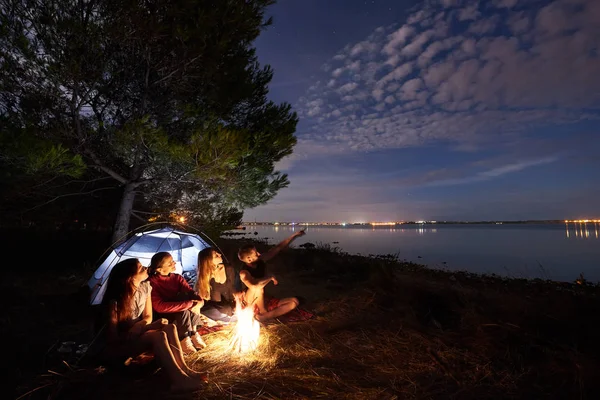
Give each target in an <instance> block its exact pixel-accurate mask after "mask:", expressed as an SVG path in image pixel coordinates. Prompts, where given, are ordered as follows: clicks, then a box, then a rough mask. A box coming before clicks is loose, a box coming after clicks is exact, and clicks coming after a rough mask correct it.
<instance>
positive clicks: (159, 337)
mask: <svg viewBox="0 0 600 400" xmlns="http://www.w3.org/2000/svg"><path fill="white" fill-rule="evenodd" d="M152 343H153V344H154V345H155V346H160V345H165V344H167V343H168V337H167V333H166V332H164V331H157V332H155V333H153V335H152Z"/></svg>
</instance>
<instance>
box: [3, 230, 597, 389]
mask: <svg viewBox="0 0 600 400" xmlns="http://www.w3.org/2000/svg"><path fill="white" fill-rule="evenodd" d="M108 239H109V238H108V235H106V234H96V235H95V236H94V235H91V234H84V233H81V232H73V233H72V234H67V235H55V234H48V233H46V234H45V235H43V234H38V236H36V235H31V234H27V235H26V237H22V235H15V234H14V233H11V236H8V235H7V234H6V233H4V234H3V240H4V242H5V244H6V245H7V246H8V248H15V247H10V246H14V245H15V244H17V243H20V242H22V241H26V243H38V244H39V246H38V247H37V248H36V250H35V252H32V254H29V253H26V254H22V255H21V257H22V258H21V259H20V260H18V261H17V260H15V262H16V264H15V263H13V265H15V266H14V267H13V268H11V270H10V271H8V277H7V278H6V279H4V280H3V281H2V291H1V293H2V296H3V300H4V304H8V305H9V309H8V312H7V313H6V316H5V317H3V318H4V321H3V322H4V323H3V324H2V326H3V328H2V330H3V335H4V337H6V338H7V339H8V340H7V343H8V344H9V346H8V347H9V349H8V352H9V360H14V361H13V363H14V365H13V364H11V367H13V368H12V370H11V371H9V376H8V378H9V381H10V382H14V384H15V390H14V396H13V398H15V399H17V398H20V399H42V398H44V399H80V398H86V399H89V400H91V399H101V398H113V399H126V398H127V399H132V398H144V399H153V398H164V397H165V395H168V391H167V389H168V384H167V380H166V378H165V377H164V376H163V372H162V371H160V370H157V365H156V364H155V363H154V362H150V363H148V364H144V365H138V364H135V363H134V364H132V365H130V366H127V367H125V366H123V367H121V368H118V369H114V368H108V367H107V366H105V365H100V364H98V363H97V359H95V358H94V356H93V355H92V354H91V353H92V352H89V354H86V355H84V356H80V355H75V354H74V353H60V352H58V351H57V349H58V348H60V346H61V344H62V343H64V342H68V341H72V342H73V343H74V344H75V345H78V344H84V345H89V344H90V342H91V341H93V339H94V336H93V334H92V330H91V325H92V323H93V321H92V319H91V315H90V307H89V305H88V302H87V297H86V295H85V293H84V291H82V287H83V286H84V285H85V282H86V281H87V280H88V279H89V277H90V276H91V274H92V273H93V270H94V267H95V265H94V263H95V261H96V259H97V258H98V257H99V256H100V255H101V254H102V252H103V251H104V250H105V249H106V247H108V244H109V243H108ZM248 241H249V239H238V238H220V239H218V240H216V242H217V244H218V246H219V247H220V248H221V250H222V251H223V253H224V254H225V256H226V258H227V260H228V261H229V262H231V263H233V264H234V265H236V266H237V264H236V261H237V260H236V258H235V252H236V251H237V248H238V247H239V246H240V245H241V244H242V243H247V242H248ZM255 243H256V246H257V248H258V250H259V251H264V250H266V249H267V248H268V247H269V246H267V245H266V244H265V243H264V242H262V241H255ZM49 259H55V260H59V261H61V263H57V264H53V263H50V262H49V261H48V260H49ZM273 261H274V262H273V264H272V269H271V271H272V272H273V273H274V274H275V276H277V278H278V280H279V285H278V286H269V287H268V290H269V292H270V294H271V295H274V296H290V295H295V296H299V297H301V298H302V299H304V300H303V303H302V305H301V306H302V307H304V308H306V309H308V310H310V311H313V312H314V313H315V314H316V317H315V318H314V319H312V320H310V321H306V322H299V323H290V324H281V323H274V324H271V325H268V326H265V327H263V329H262V331H261V333H262V337H261V342H260V346H259V349H258V351H257V352H255V353H253V354H252V355H247V356H243V357H240V356H238V355H233V354H230V353H227V352H224V351H223V348H225V347H226V346H224V343H225V341H226V340H227V334H228V331H227V328H226V329H224V330H222V331H218V332H213V333H210V334H207V335H205V336H204V339H205V341H206V342H207V344H208V347H207V349H206V350H204V351H201V352H199V353H198V354H196V355H192V356H190V357H189V363H190V364H191V365H192V366H193V368H195V369H197V370H202V371H207V372H208V375H209V383H208V385H207V386H206V389H205V390H203V391H201V392H197V393H194V394H190V395H189V396H186V398H190V399H222V398H232V399H258V398H264V399H309V398H310V399H312V398H332V399H438V398H439V399H449V398H452V399H497V398H503V399H567V398H569V399H574V398H577V399H579V398H581V399H593V398H598V397H599V396H600V381H598V379H597V376H598V375H597V374H598V372H597V371H598V370H599V369H600V361H599V360H600V343H599V342H598V340H597V338H598V337H599V336H600V324H598V323H597V318H598V317H597V316H598V315H600V285H592V284H589V283H588V282H586V281H585V280H583V281H576V282H574V283H566V282H554V281H543V280H540V279H534V280H525V279H511V278H503V277H499V276H493V275H490V276H487V275H477V274H472V273H466V272H448V271H442V270H433V269H429V268H426V267H424V266H420V265H417V264H412V263H405V262H400V261H398V260H396V259H395V258H394V257H393V256H377V257H367V256H359V255H349V254H346V253H342V252H339V251H337V250H336V249H335V248H328V247H327V246H315V247H313V248H290V249H286V250H284V251H283V252H282V253H280V255H279V256H278V257H277V258H276V259H274V260H273Z"/></svg>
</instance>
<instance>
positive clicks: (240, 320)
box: [231, 301, 260, 353]
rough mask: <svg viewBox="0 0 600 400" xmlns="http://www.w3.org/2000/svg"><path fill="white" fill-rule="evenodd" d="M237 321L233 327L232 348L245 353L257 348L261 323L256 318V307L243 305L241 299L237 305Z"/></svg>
mask: <svg viewBox="0 0 600 400" xmlns="http://www.w3.org/2000/svg"><path fill="white" fill-rule="evenodd" d="M235 315H236V317H237V323H236V325H235V327H234V329H233V337H232V339H231V348H232V350H233V351H234V352H238V353H245V352H248V351H252V350H254V349H256V347H257V346H258V339H259V337H260V324H259V322H258V321H257V320H256V319H255V318H254V307H251V306H247V307H242V304H241V302H240V301H238V302H237V304H236V306H235Z"/></svg>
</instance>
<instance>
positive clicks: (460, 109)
mask: <svg viewBox="0 0 600 400" xmlns="http://www.w3.org/2000/svg"><path fill="white" fill-rule="evenodd" d="M269 14H270V15H272V16H273V18H274V24H273V25H272V26H271V27H269V28H268V29H267V30H266V31H264V32H263V33H262V34H261V36H260V37H259V39H258V40H257V42H256V46H257V50H258V56H259V60H260V62H261V63H263V64H270V65H271V66H272V67H273V68H274V70H275V76H274V79H273V81H272V83H271V85H270V89H271V92H270V97H271V99H273V100H274V101H277V102H282V101H287V102H289V103H291V104H292V106H293V107H294V109H295V110H296V111H297V112H298V115H299V117H300V122H299V124H298V130H297V132H296V136H297V138H298V144H297V145H296V147H295V149H294V154H293V155H292V156H290V157H287V158H286V159H284V160H282V162H281V163H279V164H278V166H277V167H278V169H279V170H281V171H282V172H286V173H287V174H288V175H289V179H290V182H291V184H290V186H289V187H288V188H286V189H283V190H281V191H280V192H279V194H278V195H277V196H276V197H275V198H274V199H273V200H271V201H270V202H269V203H268V204H266V205H264V206H260V207H258V208H255V209H252V210H246V212H245V216H244V220H245V221H254V220H255V219H256V220H257V221H339V222H359V221H397V220H438V221H443V220H467V221H469V220H470V221H476V220H522V219H563V218H568V219H572V218H592V217H595V218H598V217H600V187H599V186H600V185H599V182H600V1H598V0H555V1H535V0H486V1H483V0H482V1H466V0H465V1H461V0H439V1H438V0H436V1H430V2H415V1H400V0H396V1H383V0H375V1H354V0H287V1H286V0H279V2H278V3H277V4H276V5H274V6H272V7H271V8H270V9H269Z"/></svg>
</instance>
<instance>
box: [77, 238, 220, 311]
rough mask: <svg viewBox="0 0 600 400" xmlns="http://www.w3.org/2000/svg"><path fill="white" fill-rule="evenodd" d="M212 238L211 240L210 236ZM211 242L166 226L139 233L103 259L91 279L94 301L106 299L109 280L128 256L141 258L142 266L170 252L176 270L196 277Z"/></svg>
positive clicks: (118, 245) (114, 248) (191, 277)
mask: <svg viewBox="0 0 600 400" xmlns="http://www.w3.org/2000/svg"><path fill="white" fill-rule="evenodd" d="M209 240H210V239H209ZM206 247H210V245H209V244H208V243H207V242H206V241H205V240H204V239H202V238H201V237H200V236H199V235H197V234H193V233H189V232H184V231H181V230H177V229H175V228H173V227H165V228H162V229H156V230H151V231H146V232H139V233H136V234H135V235H133V236H132V237H131V238H129V239H128V240H126V241H125V242H123V243H120V244H117V245H116V246H115V247H112V248H111V249H109V250H110V254H109V255H108V256H107V257H106V258H105V259H104V261H102V263H101V264H100V266H99V267H98V268H97V269H96V272H94V275H92V277H91V278H90V280H89V281H88V287H89V288H90V290H91V304H92V305H96V304H100V303H101V302H102V297H104V292H105V291H106V285H105V283H106V280H107V279H108V275H109V274H110V271H111V270H112V268H113V266H114V265H115V264H117V263H118V262H119V261H122V260H126V259H128V258H137V259H139V260H140V262H141V263H142V265H144V266H146V267H147V266H148V265H150V259H151V258H152V256H153V255H154V254H156V253H158V252H161V251H167V252H169V253H171V255H172V256H173V260H175V262H176V263H177V264H176V266H175V272H177V273H179V274H182V275H183V276H184V277H185V278H186V279H187V280H188V281H190V280H195V278H196V267H197V265H198V253H199V252H200V251H201V250H202V249H204V248H206Z"/></svg>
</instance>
